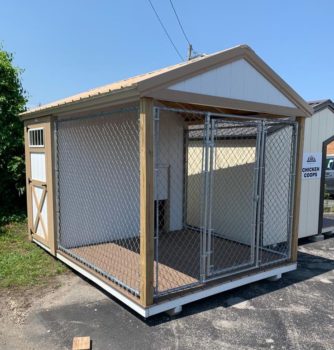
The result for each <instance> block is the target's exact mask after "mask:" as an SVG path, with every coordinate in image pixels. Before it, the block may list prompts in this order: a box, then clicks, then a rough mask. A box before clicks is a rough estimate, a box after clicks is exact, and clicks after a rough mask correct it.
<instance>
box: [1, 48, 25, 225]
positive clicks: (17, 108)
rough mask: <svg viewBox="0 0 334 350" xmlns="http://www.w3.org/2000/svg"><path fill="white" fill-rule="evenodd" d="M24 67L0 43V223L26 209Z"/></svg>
mask: <svg viewBox="0 0 334 350" xmlns="http://www.w3.org/2000/svg"><path fill="white" fill-rule="evenodd" d="M21 73H22V70H21V69H19V68H17V67H14V65H13V55H12V54H11V53H8V52H6V51H4V50H3V49H2V48H1V47H0V224H1V222H2V221H4V220H5V218H6V217H8V216H10V215H13V214H16V213H17V212H22V211H23V210H24V209H25V196H24V189H25V171H24V169H25V168H24V141H23V124H22V122H21V121H20V118H19V113H20V112H23V111H24V109H25V104H26V102H27V99H26V92H25V91H24V89H23V87H22V83H21Z"/></svg>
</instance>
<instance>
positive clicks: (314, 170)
mask: <svg viewBox="0 0 334 350" xmlns="http://www.w3.org/2000/svg"><path fill="white" fill-rule="evenodd" d="M321 163H322V153H321V152H320V153H319V152H315V153H304V154H303V166H302V179H303V180H311V179H320V176H321Z"/></svg>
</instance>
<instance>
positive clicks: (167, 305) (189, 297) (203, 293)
mask: <svg viewBox="0 0 334 350" xmlns="http://www.w3.org/2000/svg"><path fill="white" fill-rule="evenodd" d="M36 243H37V244H39V243H38V242H36ZM56 256H57V258H58V259H59V260H61V261H63V262H64V263H65V264H66V265H68V266H70V267H71V268H72V269H73V270H76V271H78V272H79V273H80V274H82V275H83V276H85V277H87V278H88V279H89V280H91V281H92V282H94V283H95V284H97V285H98V286H100V287H101V288H103V289H104V290H105V291H106V292H108V293H109V294H111V295H112V296H114V297H115V298H117V299H118V300H120V301H121V302H123V303H124V304H125V305H127V306H128V307H130V308H131V309H132V310H134V311H136V312H137V313H138V314H139V315H141V316H143V317H145V318H146V317H149V316H153V315H156V314H159V313H161V312H164V311H168V310H172V309H175V308H178V307H180V306H182V305H185V304H189V303H192V302H194V301H196V300H200V299H203V298H207V297H209V296H211V295H215V294H218V293H221V292H225V291H227V290H230V289H233V288H237V287H240V286H243V285H246V284H249V283H253V282H256V281H260V280H263V279H267V278H270V277H274V276H278V275H281V274H283V273H286V272H289V271H293V270H295V269H296V268H297V264H296V263H293V264H289V265H284V266H280V267H276V268H273V269H272V270H267V271H262V272H258V273H253V274H249V275H247V276H244V277H241V278H238V279H236V280H231V281H229V282H224V283H222V284H218V285H215V286H213V287H208V288H205V289H201V290H198V291H194V292H191V290H190V291H189V294H186V295H183V296H180V297H173V299H171V300H167V301H163V302H160V303H156V304H153V305H151V306H149V307H147V308H144V307H142V306H140V305H139V304H137V303H135V302H134V301H133V300H131V299H129V298H128V297H126V296H125V295H123V294H122V293H120V292H119V291H117V290H116V289H114V288H113V287H111V286H110V285H108V284H107V283H105V282H103V281H102V280H100V279H99V278H98V277H96V276H94V275H93V274H91V273H89V272H88V271H87V270H85V269H83V268H81V267H80V266H78V265H77V264H75V263H74V262H72V261H71V260H69V259H67V258H66V257H65V256H64V255H62V254H59V253H57V255H56Z"/></svg>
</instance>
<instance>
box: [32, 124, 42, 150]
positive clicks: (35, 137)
mask: <svg viewBox="0 0 334 350" xmlns="http://www.w3.org/2000/svg"><path fill="white" fill-rule="evenodd" d="M29 146H30V147H44V129H43V128H35V129H29Z"/></svg>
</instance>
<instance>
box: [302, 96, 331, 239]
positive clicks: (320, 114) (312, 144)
mask: <svg viewBox="0 0 334 350" xmlns="http://www.w3.org/2000/svg"><path fill="white" fill-rule="evenodd" d="M309 104H310V105H311V106H312V108H313V109H314V114H313V115H312V117H310V118H307V120H306V121H305V137H304V157H303V158H304V163H305V164H304V165H303V168H304V170H305V169H313V170H314V168H316V169H315V171H312V170H311V171H304V172H302V173H303V175H304V176H302V184H301V205H300V215H299V219H300V221H299V238H303V237H310V236H315V235H318V234H321V233H324V232H328V231H331V230H333V229H334V227H333V225H332V224H331V220H329V221H330V222H329V223H328V224H327V223H326V224H327V225H323V209H324V206H323V203H324V192H325V167H326V155H327V150H326V148H327V145H328V144H329V143H330V142H332V141H334V103H333V102H332V101H331V100H329V99H327V100H319V101H312V102H310V103H309ZM308 158H310V160H312V161H311V162H308ZM305 175H306V176H305ZM310 175H311V176H310ZM312 175H313V176H312Z"/></svg>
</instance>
